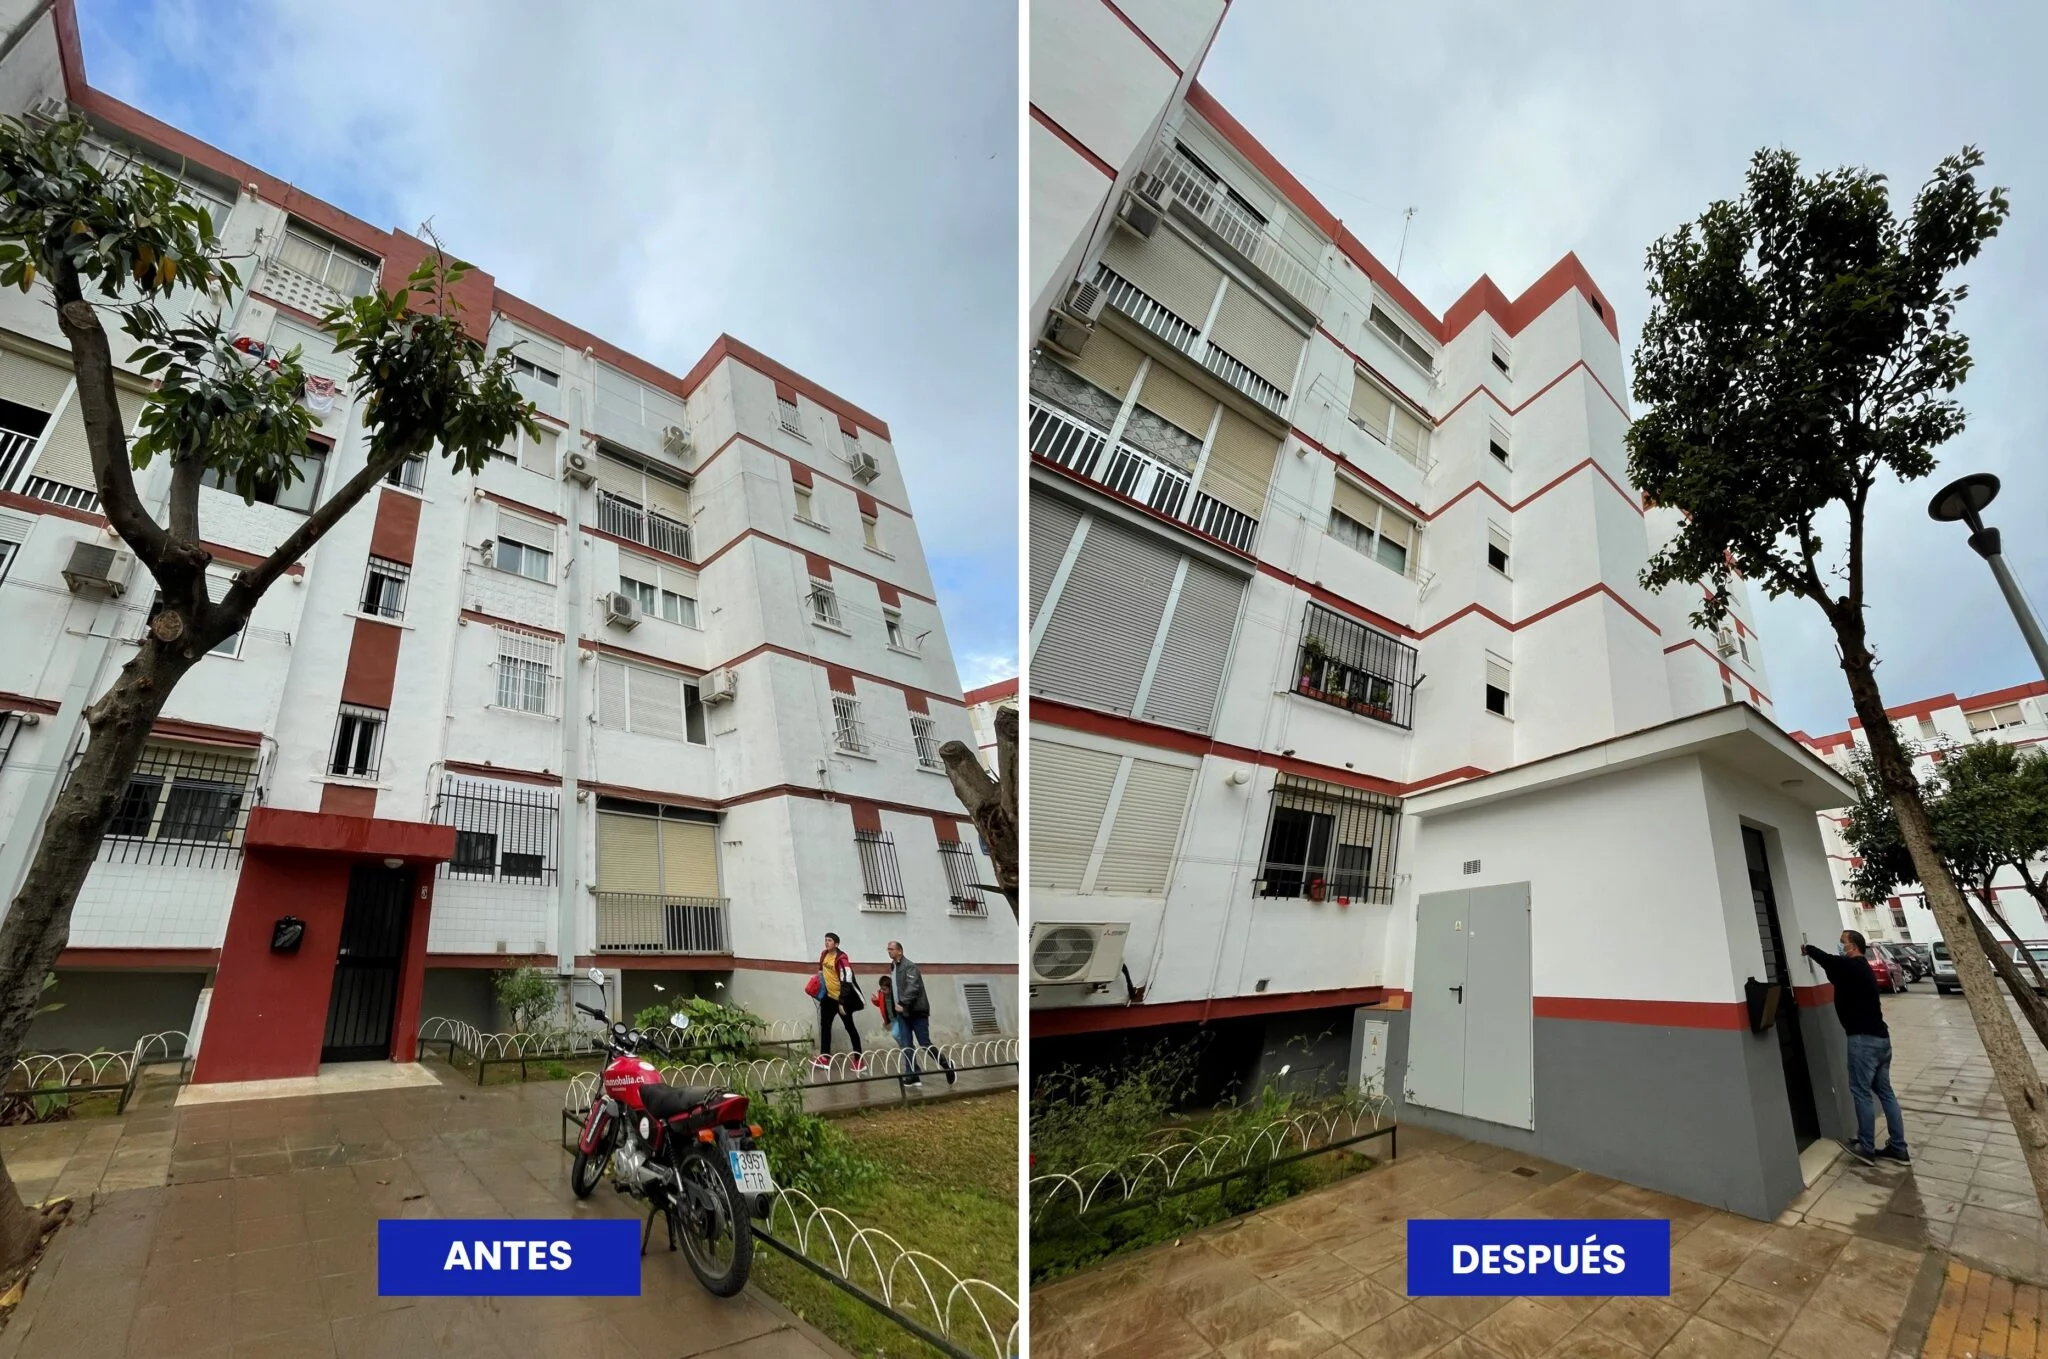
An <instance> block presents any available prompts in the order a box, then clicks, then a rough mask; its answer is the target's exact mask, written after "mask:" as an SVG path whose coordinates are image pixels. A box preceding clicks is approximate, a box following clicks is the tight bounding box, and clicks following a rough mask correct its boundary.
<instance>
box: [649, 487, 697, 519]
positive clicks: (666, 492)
mask: <svg viewBox="0 0 2048 1359" xmlns="http://www.w3.org/2000/svg"><path fill="white" fill-rule="evenodd" d="M646 481H647V508H648V509H650V510H653V511H654V512H655V513H656V514H660V515H666V516H667V517H668V518H670V519H673V520H675V521H676V522H677V523H678V524H687V523H689V522H690V493H689V492H688V491H686V490H684V489H683V488H682V487H680V486H678V485H676V484H675V483H674V482H672V481H663V480H662V479H661V478H660V477H656V476H649V477H648V478H647V479H646Z"/></svg>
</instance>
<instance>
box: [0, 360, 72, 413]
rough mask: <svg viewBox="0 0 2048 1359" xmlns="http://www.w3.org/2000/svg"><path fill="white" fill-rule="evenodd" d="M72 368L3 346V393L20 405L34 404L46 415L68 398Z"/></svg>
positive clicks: (0, 386) (0, 367) (0, 370)
mask: <svg viewBox="0 0 2048 1359" xmlns="http://www.w3.org/2000/svg"><path fill="white" fill-rule="evenodd" d="M70 381H71V370H70V369H69V368H60V367H58V366H57V365H56V364H54V363H44V362H43V361H42V360H41V359H32V358H29V357H28V356H27V355H26V354H17V353H15V352H14V351H13V350H11V349H0V397H4V398H5V399H7V400H9V401H12V402H14V403H15V404H16V405H19V406H31V407H33V408H35V409H36V410H39V411H41V412H43V413H44V414H45V415H47V414H49V413H50V412H51V411H53V410H55V409H57V403H58V402H59V401H61V400H63V399H64V385H65V384H66V383H68V382H70Z"/></svg>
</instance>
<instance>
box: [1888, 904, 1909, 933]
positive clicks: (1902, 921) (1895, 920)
mask: <svg viewBox="0 0 2048 1359" xmlns="http://www.w3.org/2000/svg"><path fill="white" fill-rule="evenodd" d="M1892 928H1893V929H1895V930H1897V931H1898V932H1899V938H1901V939H1905V938H1909V937H1910V936H1908V935H1907V934H1906V908H1905V907H1903V906H1894V907H1892Z"/></svg>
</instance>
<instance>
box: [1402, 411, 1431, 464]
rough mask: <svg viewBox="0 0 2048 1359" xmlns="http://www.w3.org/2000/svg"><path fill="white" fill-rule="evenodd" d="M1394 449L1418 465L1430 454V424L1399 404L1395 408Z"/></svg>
mask: <svg viewBox="0 0 2048 1359" xmlns="http://www.w3.org/2000/svg"><path fill="white" fill-rule="evenodd" d="M1394 451H1395V452H1396V453H1399V454H1400V455H1401V456H1402V457H1404V458H1406V459H1408V461H1410V462H1412V463H1415V464H1417V465H1418V466H1419V465H1421V463H1422V462H1423V460H1424V459H1425V458H1426V457H1428V455H1429V426H1427V425H1425V424H1423V423H1422V422H1421V421H1420V420H1418V419H1416V418H1415V417H1414V416H1412V415H1410V414H1409V413H1408V412H1407V411H1405V410H1403V409H1402V408H1401V407H1399V406H1396V407H1395V408H1394Z"/></svg>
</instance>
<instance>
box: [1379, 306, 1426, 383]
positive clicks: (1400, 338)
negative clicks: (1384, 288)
mask: <svg viewBox="0 0 2048 1359" xmlns="http://www.w3.org/2000/svg"><path fill="white" fill-rule="evenodd" d="M1372 325H1373V329H1374V330H1377V331H1378V332H1379V333H1380V334H1382V335H1384V336H1386V338H1387V342H1388V343H1389V344H1391V345H1393V346H1394V348H1396V349H1398V350H1400V351H1401V352H1402V353H1403V354H1405V355H1407V356H1408V358H1409V359H1410V360H1411V361H1413V362H1414V363H1416V364H1419V365H1420V366H1421V367H1423V368H1425V369H1428V370H1429V371H1431V372H1434V371H1435V370H1436V358H1435V356H1433V355H1432V354H1431V353H1430V352H1429V350H1428V349H1426V348H1424V347H1423V345H1422V343H1421V342H1420V341H1419V340H1417V339H1416V338H1415V337H1414V336H1412V335H1410V334H1409V333H1408V331H1407V329H1406V328H1405V327H1403V326H1402V324H1401V323H1400V322H1399V321H1396V320H1395V319H1394V318H1393V317H1392V316H1391V315H1389V314H1388V313H1387V312H1385V311H1382V310H1381V309H1380V308H1379V307H1377V306H1375V307H1374V308H1373V309H1372Z"/></svg>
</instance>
